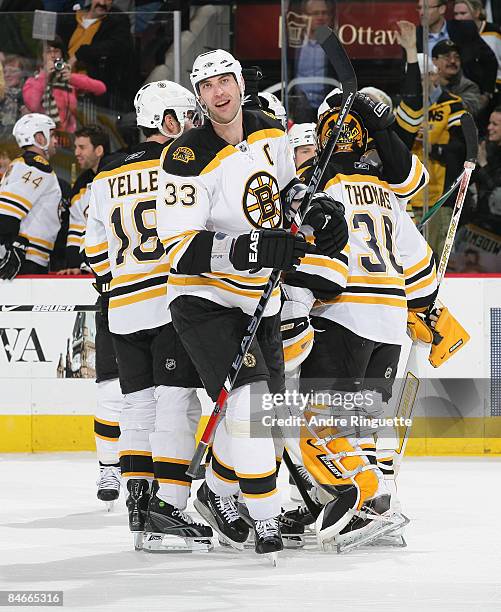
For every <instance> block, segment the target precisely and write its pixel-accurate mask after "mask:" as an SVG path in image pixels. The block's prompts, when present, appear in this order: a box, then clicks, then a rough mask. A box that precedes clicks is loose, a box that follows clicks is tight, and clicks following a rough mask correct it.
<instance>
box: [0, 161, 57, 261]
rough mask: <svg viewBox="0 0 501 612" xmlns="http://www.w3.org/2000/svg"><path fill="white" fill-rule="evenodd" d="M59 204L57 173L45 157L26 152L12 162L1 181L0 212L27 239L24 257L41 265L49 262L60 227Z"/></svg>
mask: <svg viewBox="0 0 501 612" xmlns="http://www.w3.org/2000/svg"><path fill="white" fill-rule="evenodd" d="M60 203H61V188H60V187H59V183H58V180H57V176H56V174H55V172H54V171H53V170H52V167H51V165H50V164H49V162H48V161H47V160H46V159H45V158H44V157H42V156H41V155H38V154H36V153H34V152H33V151H25V152H24V153H23V154H22V155H21V156H20V157H17V158H16V159H14V160H13V161H12V163H11V164H10V166H9V168H8V170H7V172H6V173H5V175H4V176H3V178H2V181H1V183H0V215H1V216H3V217H4V218H5V219H6V218H10V219H9V221H10V223H9V225H11V226H12V227H14V233H15V234H16V235H19V236H21V237H22V238H24V239H25V240H26V241H27V242H28V247H27V249H26V259H28V260H31V261H33V262H35V263H37V264H38V265H40V266H44V267H47V266H48V265H49V258H50V254H51V252H52V250H53V248H54V243H55V241H56V237H57V233H58V231H59V228H60V226H61V221H60V217H59V206H60ZM0 223H2V222H1V217H0ZM16 230H17V231H16Z"/></svg>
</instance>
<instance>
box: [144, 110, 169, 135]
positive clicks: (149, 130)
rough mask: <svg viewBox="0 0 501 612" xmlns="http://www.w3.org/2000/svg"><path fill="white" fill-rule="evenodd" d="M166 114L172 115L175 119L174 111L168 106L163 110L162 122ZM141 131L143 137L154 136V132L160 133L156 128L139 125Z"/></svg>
mask: <svg viewBox="0 0 501 612" xmlns="http://www.w3.org/2000/svg"><path fill="white" fill-rule="evenodd" d="M166 115H172V117H173V118H174V119H175V120H176V121H177V116H176V112H175V111H174V109H172V108H168V109H167V110H165V111H164V116H163V117H162V123H163V120H164V119H165V117H166ZM140 129H141V132H142V134H143V136H144V137H145V138H149V137H150V136H155V134H160V130H159V129H158V128H148V127H144V126H142V125H141V126H140Z"/></svg>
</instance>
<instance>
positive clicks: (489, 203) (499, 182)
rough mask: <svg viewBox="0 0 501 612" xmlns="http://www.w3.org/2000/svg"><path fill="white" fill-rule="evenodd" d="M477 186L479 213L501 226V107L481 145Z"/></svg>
mask: <svg viewBox="0 0 501 612" xmlns="http://www.w3.org/2000/svg"><path fill="white" fill-rule="evenodd" d="M473 178H474V182H475V184H476V185H477V190H478V201H477V211H478V213H479V214H480V215H481V216H482V217H489V216H492V217H494V218H495V220H496V221H497V225H498V226H499V225H500V224H501V106H498V107H496V108H495V109H494V110H493V111H492V113H491V115H490V117H489V124H488V126H487V138H486V139H485V140H483V141H482V142H481V143H480V147H479V152H478V167H477V169H476V171H475V173H474V175H473Z"/></svg>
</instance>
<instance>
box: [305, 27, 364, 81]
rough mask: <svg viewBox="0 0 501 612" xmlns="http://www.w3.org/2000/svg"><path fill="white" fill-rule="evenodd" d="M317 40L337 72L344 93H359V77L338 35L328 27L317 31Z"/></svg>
mask: <svg viewBox="0 0 501 612" xmlns="http://www.w3.org/2000/svg"><path fill="white" fill-rule="evenodd" d="M315 38H316V39H317V42H318V43H319V44H320V46H321V47H322V49H323V50H324V51H325V54H326V55H327V57H328V59H329V61H330V63H331V64H332V65H333V67H334V69H335V70H336V74H337V76H338V79H339V81H340V83H341V85H342V88H343V91H345V90H349V91H354V92H356V91H357V86H358V85H357V77H356V76H355V71H354V70H353V66H352V64H351V62H350V60H349V58H348V56H347V55H346V51H345V49H344V47H343V45H342V44H341V41H340V40H339V38H338V37H337V36H336V34H335V33H334V32H333V30H331V28H329V27H327V26H320V27H319V28H317V29H316V30H315Z"/></svg>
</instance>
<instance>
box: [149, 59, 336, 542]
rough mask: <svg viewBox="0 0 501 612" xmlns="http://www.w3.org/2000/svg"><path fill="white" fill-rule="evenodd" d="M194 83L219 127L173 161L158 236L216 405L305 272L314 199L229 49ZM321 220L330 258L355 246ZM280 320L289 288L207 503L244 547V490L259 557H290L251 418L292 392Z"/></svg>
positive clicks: (193, 351)
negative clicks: (300, 226)
mask: <svg viewBox="0 0 501 612" xmlns="http://www.w3.org/2000/svg"><path fill="white" fill-rule="evenodd" d="M191 82H192V85H193V89H194V91H195V93H196V95H197V97H198V101H199V104H200V105H201V108H202V110H203V112H204V114H205V115H206V116H207V118H208V121H206V123H205V125H204V126H203V127H201V128H197V129H194V130H191V131H190V132H188V133H187V134H184V135H183V136H181V137H180V138H179V139H178V140H176V142H175V143H174V144H173V145H171V146H170V147H169V149H168V150H167V151H166V152H165V153H164V156H163V160H162V168H161V170H160V174H159V182H158V201H157V216H158V234H159V237H160V239H161V240H162V242H163V244H164V245H165V248H166V252H167V257H168V259H169V262H170V266H171V273H170V274H169V284H168V294H167V297H168V301H169V303H170V309H171V314H172V321H173V323H174V327H175V329H176V331H177V332H178V334H179V336H180V338H181V341H182V342H183V345H184V346H185V348H186V351H187V352H188V354H189V355H190V357H191V359H192V361H193V363H194V365H195V367H196V369H197V371H198V373H199V375H200V378H201V379H202V381H203V383H204V386H205V388H206V390H207V392H208V394H209V395H210V396H211V397H212V399H214V400H215V399H216V398H217V395H218V392H219V390H220V389H221V387H222V386H223V383H224V381H225V378H226V376H227V374H228V371H229V369H230V365H231V362H232V360H233V358H234V357H235V355H236V354H237V351H238V348H239V346H240V343H241V341H242V338H243V336H244V333H245V329H246V327H247V325H248V322H249V316H250V315H253V314H254V311H255V308H256V306H257V303H258V300H259V298H260V296H261V294H262V292H263V290H264V289H265V287H266V283H267V280H268V277H269V275H270V273H271V271H272V269H280V270H291V269H293V268H294V267H295V266H296V265H298V264H299V262H300V259H301V258H302V257H303V256H304V255H305V254H306V253H307V252H308V250H309V248H311V247H309V245H308V243H307V242H306V241H305V239H304V237H303V236H301V235H297V236H293V235H292V234H290V233H288V232H286V231H285V230H284V229H281V228H282V227H283V221H284V216H285V217H287V215H288V214H289V213H290V208H291V206H292V207H294V206H296V205H297V204H298V202H297V199H298V198H300V197H302V195H303V190H297V189H296V185H297V184H298V183H300V181H299V180H298V179H297V178H296V176H295V168H294V162H293V159H292V153H291V150H290V147H289V144H288V141H287V135H286V133H285V132H284V129H283V126H282V124H281V123H280V122H279V121H277V120H275V119H274V118H272V117H270V116H269V115H267V114H266V113H264V112H262V111H260V110H256V111H251V110H246V109H242V101H243V97H244V88H245V84H244V80H243V78H242V69H241V66H240V63H239V62H238V61H237V60H235V58H234V57H233V56H232V55H231V54H229V53H228V52H226V51H223V50H216V51H211V52H208V53H204V54H202V55H200V56H198V57H197V58H196V60H195V62H194V65H193V70H192V73H191ZM294 199H296V201H294ZM310 217H314V218H315V227H317V230H315V231H316V234H315V237H316V238H318V239H319V241H320V242H321V244H322V248H324V249H325V250H326V251H328V252H329V253H331V252H332V253H336V252H338V251H339V250H341V249H342V248H343V247H344V246H345V244H346V240H347V229H346V224H345V220H344V216H343V212H342V207H341V208H340V207H339V206H338V205H337V203H336V202H334V201H333V200H332V199H331V198H329V197H328V196H326V195H318V196H317V198H316V199H315V200H314V201H313V205H312V207H311V209H310V212H309V213H307V214H306V217H305V222H308V221H309V220H310ZM339 226H340V227H341V228H344V231H342V232H341V233H340V234H339V235H338V234H336V233H335V232H334V231H333V228H334V227H335V228H337V227H339ZM279 310H280V292H279V288H277V289H276V290H275V291H273V294H272V296H271V298H270V301H269V303H268V306H267V309H266V310H265V313H264V317H263V319H262V321H261V324H260V326H259V328H258V331H257V335H256V338H255V339H254V341H253V343H252V344H251V347H250V350H249V351H248V353H247V355H246V356H245V359H244V362H243V366H242V369H241V370H240V374H239V376H238V378H237V380H236V384H235V387H234V390H233V391H232V392H231V393H230V394H229V397H228V401H227V405H226V415H225V417H224V418H223V419H221V421H220V423H219V426H218V428H217V430H216V432H215V438H214V444H213V455H212V460H211V465H210V467H209V468H208V470H207V477H206V482H205V483H204V484H203V485H202V486H201V487H200V489H199V491H198V493H197V500H196V501H195V507H196V508H197V510H198V511H199V512H200V513H201V514H202V515H203V516H204V517H205V518H206V519H207V521H208V522H209V523H210V524H211V526H212V527H213V528H214V529H216V530H217V531H218V532H219V534H220V537H222V538H223V539H225V540H226V542H228V543H229V544H230V545H232V546H234V547H236V548H242V547H243V542H244V541H245V540H246V538H247V535H248V533H249V526H250V525H249V526H248V524H246V523H244V522H243V521H242V519H240V518H239V517H238V514H237V510H236V506H235V499H234V494H235V493H237V492H238V490H239V489H240V491H241V492H242V494H243V498H244V500H245V502H246V505H247V508H248V511H249V513H250V517H251V519H252V520H249V523H250V524H251V525H252V528H254V532H255V541H256V552H258V553H267V552H275V551H277V550H280V549H281V548H282V542H281V537H280V532H279V528H278V518H277V517H278V515H279V514H280V496H279V494H278V491H277V488H276V466H275V460H276V455H275V447H274V442H273V439H272V437H271V436H270V435H269V433H268V435H266V433H263V435H262V437H258V436H256V435H253V430H252V429H253V424H254V423H253V418H252V416H251V410H250V403H251V396H252V397H256V398H257V397H259V394H260V393H261V392H262V390H263V389H265V386H266V385H265V383H267V386H268V388H267V389H265V390H266V392H267V391H268V389H269V390H270V391H271V392H279V391H282V390H283V387H284V367H283V354H282V345H281V336H280V320H279V315H278V312H279ZM254 394H255V395H254Z"/></svg>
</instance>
